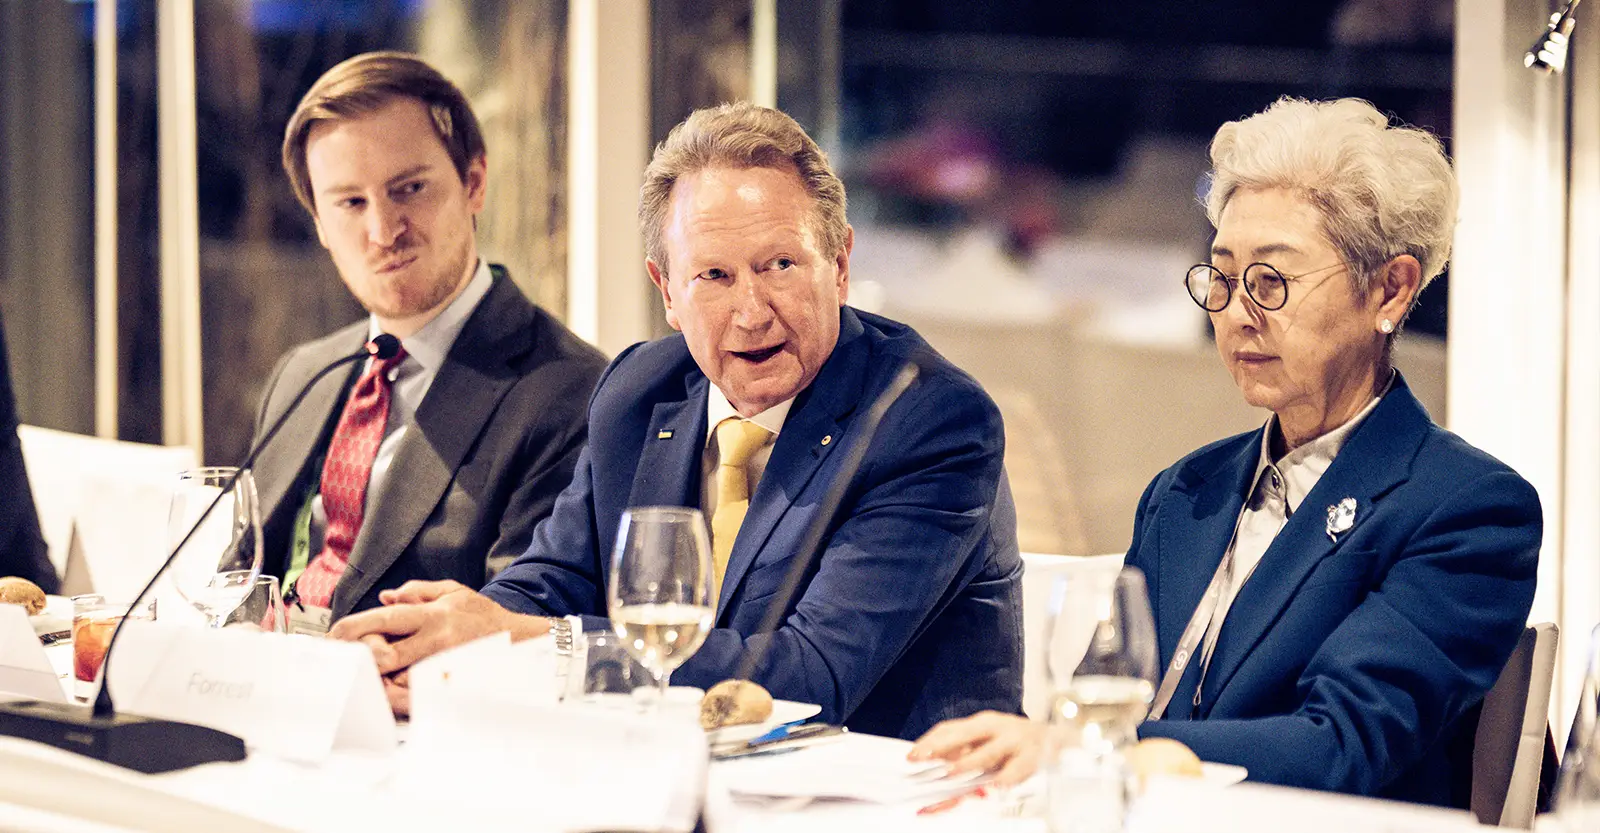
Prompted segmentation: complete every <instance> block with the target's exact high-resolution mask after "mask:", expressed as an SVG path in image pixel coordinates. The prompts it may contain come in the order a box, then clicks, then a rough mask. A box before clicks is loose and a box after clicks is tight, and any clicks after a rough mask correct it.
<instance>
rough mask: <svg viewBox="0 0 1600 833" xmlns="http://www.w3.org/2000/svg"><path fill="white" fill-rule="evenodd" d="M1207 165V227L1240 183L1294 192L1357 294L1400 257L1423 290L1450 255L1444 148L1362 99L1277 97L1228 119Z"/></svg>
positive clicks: (1451, 221)
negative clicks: (1418, 270)
mask: <svg viewBox="0 0 1600 833" xmlns="http://www.w3.org/2000/svg"><path fill="white" fill-rule="evenodd" d="M1211 166H1212V174H1211V189H1210V193H1209V194H1208V195H1207V197H1206V215H1207V216H1208V217H1209V218H1210V219H1211V224H1212V225H1213V226H1215V225H1216V224H1217V221H1218V220H1219V219H1220V218H1221V216H1222V210H1223V208H1225V207H1226V206H1227V204H1228V200H1230V199H1232V198H1233V195H1234V194H1235V193H1237V192H1238V191H1239V189H1241V188H1249V189H1267V188H1284V189H1288V190H1291V191H1295V192H1298V193H1300V194H1301V195H1302V196H1304V197H1305V199H1306V201H1307V202H1309V203H1310V204H1311V205H1312V207H1314V208H1315V209H1316V210H1317V212H1318V213H1319V214H1321V215H1322V231H1323V233H1324V234H1325V235H1326V236H1327V238H1328V242H1329V243H1331V244H1333V247H1334V248H1335V249H1336V250H1338V252H1339V254H1340V255H1341V256H1342V257H1343V258H1344V261H1345V263H1346V264H1348V265H1349V266H1350V272H1351V279H1352V280H1353V281H1354V283H1355V286H1356V288H1357V289H1359V290H1361V291H1363V292H1365V291H1366V290H1367V289H1368V287H1369V286H1370V284H1371V281H1372V278H1373V276H1374V275H1376V274H1377V271H1378V269H1379V268H1380V267H1382V266H1383V265H1384V264H1385V263H1387V262H1389V260H1390V259H1392V258H1394V257H1397V256H1399V255H1403V254H1409V255H1411V256H1412V257H1415V258H1416V259H1417V262H1418V263H1420V264H1421V265H1422V286H1427V285H1428V282H1429V281H1431V280H1433V278H1434V277H1435V276H1436V275H1438V274H1439V273H1440V272H1442V271H1444V265H1445V262H1446V261H1448V260H1449V259H1450V244H1451V239H1452V237H1453V235H1454V233H1455V225H1456V200H1457V186H1456V177H1455V172H1454V171H1453V170H1452V169H1451V167H1450V160H1449V159H1447V158H1445V155H1444V148H1443V147H1442V146H1441V145H1440V144H1439V140H1438V139H1436V138H1434V136H1433V134H1431V133H1429V132H1427V131H1426V130H1421V129H1419V128H1415V127H1390V126H1389V119H1388V118H1387V117H1386V116H1384V114H1383V113H1380V112H1378V109H1377V108H1376V107H1373V106H1372V105H1371V104H1368V103H1367V102H1365V101H1362V100H1360V99H1356V98H1341V99H1339V100H1337V101H1306V100H1304V99H1298V98H1289V97H1284V98H1280V99H1278V100H1277V101H1276V102H1274V103H1273V105H1272V106H1271V107H1268V108H1267V109H1266V110H1263V111H1262V112H1260V113H1257V114H1255V115H1253V116H1251V117H1249V118H1246V119H1242V120H1240V121H1232V122H1228V123H1227V124H1224V125H1223V126H1222V128H1221V129H1219V130H1218V131H1217V135H1216V138H1214V139H1212V140H1211ZM1418 290H1419V292H1418V294H1419V295H1420V294H1421V293H1420V290H1421V287H1418ZM1413 303H1415V299H1413Z"/></svg>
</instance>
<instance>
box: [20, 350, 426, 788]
mask: <svg viewBox="0 0 1600 833" xmlns="http://www.w3.org/2000/svg"><path fill="white" fill-rule="evenodd" d="M399 350H400V339H398V338H395V337H394V336H392V335H389V334H387V333H384V334H381V335H379V336H378V337H377V338H374V339H373V340H372V341H370V342H368V343H367V345H366V346H365V347H364V348H363V349H362V350H361V351H360V352H357V353H352V354H350V355H348V356H342V357H340V358H339V359H337V360H335V361H334V362H332V363H331V364H329V365H328V366H327V367H324V368H322V369H321V370H319V371H317V373H316V375H314V376H312V377H311V380H310V381H308V382H306V383H305V385H304V386H303V387H301V388H300V392H299V393H297V394H295V397H294V399H293V400H291V401H290V402H289V406H288V407H287V408H284V410H283V413H281V414H279V415H278V418H277V420H276V421H274V422H273V423H272V425H271V427H269V428H268V429H267V432H266V433H265V434H263V435H262V437H261V441H260V442H258V443H256V444H255V447H253V448H251V449H250V453H249V454H247V455H245V458H244V462H242V463H240V464H239V467H238V471H236V472H234V474H233V476H232V477H229V478H228V480H227V482H226V483H224V484H223V486H222V490H221V491H220V492H218V493H217V496H216V498H215V499H213V500H212V501H211V504H210V505H209V506H207V507H206V508H205V511H204V512H201V513H200V517H199V518H198V519H197V520H195V522H194V525H193V526H191V527H190V528H189V531H188V533H186V534H185V535H184V536H183V539H182V540H181V541H179V542H178V545H177V546H176V547H173V549H172V552H171V554H169V555H168V556H167V558H166V560H165V561H163V562H161V567H160V568H158V569H157V570H156V572H155V575H153V576H151V577H150V581H149V582H147V583H146V584H145V586H144V589H143V590H140V591H139V593H138V595H136V596H134V598H133V602H132V604H131V605H130V606H129V607H130V609H132V608H135V607H137V606H138V605H139V603H140V602H141V601H143V600H144V597H145V596H147V595H149V594H150V590H151V588H153V587H155V585H156V582H158V581H160V580H161V577H162V576H164V575H166V573H167V570H168V569H169V568H171V567H172V564H173V562H174V561H176V560H177V558H178V553H180V552H182V551H183V548H184V546H186V545H187V544H188V543H189V539H190V538H192V537H194V534H195V532H196V531H197V530H199V529H200V526H201V525H202V524H204V523H205V520H206V518H208V517H210V515H211V512H212V510H214V509H216V508H217V505H218V504H220V503H221V502H222V499H223V498H224V497H226V496H227V495H228V493H229V492H231V491H233V487H234V485H235V484H236V483H237V482H238V479H239V472H243V471H245V470H246V469H248V468H249V467H250V465H251V464H252V463H254V462H255V460H256V456H257V455H259V454H260V453H261V450H262V449H263V448H266V446H267V444H268V443H270V442H272V438H273V437H275V436H277V434H278V431H279V429H281V428H283V425H284V423H285V422H287V421H288V419H289V415H290V414H292V413H294V411H295V409H296V408H298V407H299V406H300V403H301V402H302V401H303V400H304V399H305V398H306V394H307V393H310V391H311V388H312V387H314V386H315V385H316V383H317V382H319V381H321V380H322V379H323V377H325V376H327V375H328V374H329V373H332V372H333V371H334V370H335V369H337V368H339V367H342V366H344V365H346V364H349V363H351V362H355V361H360V360H362V359H366V358H369V357H370V358H376V359H387V358H391V357H393V356H394V355H395V354H396V353H398V352H399ZM127 621H128V617H123V618H122V619H121V620H120V621H119V622H117V627H116V630H114V631H112V632H111V639H110V641H108V642H107V643H106V652H105V656H104V658H103V659H102V660H101V661H100V667H101V672H100V678H101V683H100V691H99V693H98V694H97V695H96V696H95V700H94V706H93V708H84V707H82V706H78V705H75V704H69V703H46V702H43V701H39V700H17V701H12V702H9V703H0V735H6V736H10V737H20V738H25V739H28V740H34V741H38V742H40V743H45V744H49V745H51V746H54V747H57V748H59V749H65V750H67V751H69V752H77V753H79V754H82V755H87V756H89V757H91V758H96V759H98V760H102V761H105V762H106V763H110V764H115V765H117V766H120V767H126V768H128V769H132V770H137V771H139V772H144V773H158V772H169V771H171V770H174V769H183V768H185V767H191V766H194V765H196V764H205V763H215V762H218V761H242V760H244V758H245V748H244V740H242V739H241V738H239V737H238V736H236V735H231V734H229V733H227V732H222V731H218V730H216V729H212V728H210V727H207V726H198V725H195V724H193V723H182V722H178V721H175V720H159V719H155V718H149V717H140V716H138V715H130V714H119V713H117V711H116V708H115V707H114V706H113V705H112V702H111V686H110V684H109V680H110V676H111V673H110V672H111V655H112V649H113V648H115V647H116V645H117V638H118V637H119V636H121V635H122V627H123V625H125V624H127Z"/></svg>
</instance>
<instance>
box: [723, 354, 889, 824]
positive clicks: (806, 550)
mask: <svg viewBox="0 0 1600 833" xmlns="http://www.w3.org/2000/svg"><path fill="white" fill-rule="evenodd" d="M920 373H921V371H920V370H919V368H918V367H917V364H916V363H915V362H913V361H910V360H908V361H907V362H906V363H905V364H903V365H901V366H900V370H899V372H897V373H895V375H894V378H893V379H891V380H889V385H888V387H886V388H884V389H883V391H882V392H880V393H879V394H878V395H877V396H876V397H874V398H873V400H872V404H871V405H870V406H868V408H867V413H866V415H865V416H863V417H862V420H861V428H860V431H859V434H860V436H858V437H857V438H856V442H855V445H853V446H851V447H850V451H849V452H848V453H847V455H846V456H845V458H844V463H843V464H842V465H841V466H840V467H839V472H838V474H836V475H835V476H834V478H833V482H832V483H830V484H828V491H827V493H826V494H824V496H823V498H822V501H821V502H820V503H819V504H818V505H817V514H816V515H815V516H814V517H813V519H812V521H811V525H810V526H809V527H807V529H806V535H805V538H804V539H802V540H801V543H800V547H799V548H798V549H796V550H795V556H794V559H793V560H792V561H790V562H789V571H788V572H787V573H785V574H784V576H783V584H781V585H779V587H778V591H777V592H776V593H774V594H772V601H771V602H770V603H768V605H767V612H766V613H765V614H764V615H763V616H762V617H761V625H760V627H758V628H757V629H756V630H755V633H772V632H773V631H776V630H777V629H778V624H779V622H781V621H782V620H783V614H784V611H786V610H788V609H789V603H790V602H791V601H793V600H794V594H795V593H797V592H799V590H800V582H801V580H803V579H804V578H805V576H806V573H807V572H809V571H810V569H811V565H812V564H815V563H816V561H817V558H818V556H820V555H821V554H822V536H823V534H824V533H825V532H826V531H827V528H828V522H829V521H831V520H833V515H834V513H835V512H837V511H839V505H840V504H841V503H843V502H844V493H845V491H846V490H847V489H849V488H850V481H851V480H852V479H853V478H854V477H855V475H856V471H857V470H858V469H860V468H861V461H862V460H863V459H865V458H866V456H867V448H868V447H869V446H871V445H872V438H873V437H875V436H877V433H878V425H879V423H881V422H883V415H884V414H886V413H888V411H889V406H891V405H893V404H894V403H895V402H896V401H897V400H899V399H900V395H901V394H903V393H905V392H906V389H907V388H909V387H911V384H912V383H913V382H915V381H916V380H917V376H918V375H919V374H920ZM771 647H772V640H770V639H769V640H767V641H766V642H765V643H763V644H762V645H760V646H758V647H757V648H756V649H755V650H753V651H751V652H750V653H749V654H747V655H746V656H745V658H744V661H743V662H741V663H739V670H738V672H737V673H735V674H734V675H733V679H736V680H748V679H750V676H751V675H752V674H754V673H755V670H756V666H758V665H760V664H761V661H762V660H763V659H765V658H766V656H767V651H768V649H770V648H771ZM719 724H720V721H719ZM705 806H706V797H705V790H704V789H703V788H702V790H701V793H700V811H699V813H698V814H697V815H696V818H695V827H694V833H704V831H705V830H706V829H707V827H708V825H707V824H706V815H705Z"/></svg>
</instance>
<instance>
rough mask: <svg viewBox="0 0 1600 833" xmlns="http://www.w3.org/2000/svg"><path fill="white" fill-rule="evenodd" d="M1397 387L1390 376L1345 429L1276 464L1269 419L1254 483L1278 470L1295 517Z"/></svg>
mask: <svg viewBox="0 0 1600 833" xmlns="http://www.w3.org/2000/svg"><path fill="white" fill-rule="evenodd" d="M1393 387H1394V374H1393V373H1392V372H1391V373H1390V374H1389V383H1388V384H1386V385H1384V386H1383V391H1382V392H1381V393H1379V394H1378V395H1377V396H1374V397H1372V401H1371V402H1368V403H1367V404H1366V407H1364V408H1362V409H1361V410H1360V411H1358V412H1357V413H1356V415H1355V416H1353V417H1351V418H1350V419H1348V420H1346V421H1345V423H1344V424H1343V425H1340V426H1339V427H1338V428H1335V429H1333V430H1332V431H1329V432H1328V433H1326V434H1323V435H1322V436H1320V437H1317V438H1316V439H1314V440H1312V441H1311V442H1308V443H1306V444H1305V445H1302V446H1300V447H1299V448H1296V449H1294V450H1293V451H1290V452H1289V453H1288V454H1285V455H1283V459H1281V460H1278V461H1277V462H1276V463H1274V462H1273V460H1272V452H1271V450H1270V449H1271V448H1272V432H1273V431H1276V430H1277V428H1278V417H1277V415H1276V414H1274V415H1272V416H1270V417H1268V418H1267V424H1266V425H1264V426H1262V428H1261V451H1260V453H1259V454H1258V455H1257V458H1256V471H1255V476H1254V477H1253V478H1252V479H1251V482H1252V483H1260V482H1261V477H1262V474H1263V473H1264V472H1266V471H1267V470H1268V469H1273V468H1276V470H1277V472H1278V475H1279V477H1280V478H1281V483H1282V484H1283V488H1284V492H1285V498H1286V502H1287V504H1288V507H1289V513H1290V514H1293V513H1294V511H1295V510H1297V509H1299V508H1300V501H1301V500H1304V499H1305V496H1306V495H1307V494H1309V493H1310V492H1311V489H1312V487H1313V486H1316V485H1317V481H1318V480H1319V479H1321V477H1322V475H1323V473H1324V472H1326V471H1327V470H1328V467H1329V466H1332V465H1333V458H1335V457H1337V456H1339V450H1340V449H1342V448H1344V443H1345V440H1347V439H1349V438H1350V435H1351V434H1352V433H1354V432H1355V430H1356V428H1358V427H1360V425H1361V423H1362V422H1364V421H1365V420H1366V418H1367V416H1368V415H1370V414H1371V413H1372V411H1373V409H1374V408H1376V407H1378V403H1379V402H1381V401H1383V397H1385V396H1387V395H1388V394H1389V390H1390V389H1391V388H1393Z"/></svg>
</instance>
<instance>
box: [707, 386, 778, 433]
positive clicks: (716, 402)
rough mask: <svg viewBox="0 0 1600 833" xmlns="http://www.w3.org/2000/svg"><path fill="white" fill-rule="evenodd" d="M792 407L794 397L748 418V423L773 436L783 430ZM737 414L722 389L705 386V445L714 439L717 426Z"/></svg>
mask: <svg viewBox="0 0 1600 833" xmlns="http://www.w3.org/2000/svg"><path fill="white" fill-rule="evenodd" d="M792 405H794V397H793V396H791V397H789V398H788V399H785V400H783V401H782V402H779V403H778V404H776V405H773V406H772V407H770V408H768V409H766V410H765V411H762V412H761V413H759V414H756V415H755V416H753V417H750V421H751V422H754V423H755V424H757V425H759V426H761V427H762V428H765V429H767V430H768V431H771V432H772V434H773V436H777V434H778V432H780V431H782V430H783V423H784V421H785V420H787V419H788V418H789V408H790V406H792ZM737 416H739V412H738V411H736V410H734V408H733V403H732V402H729V401H728V397H727V396H725V395H723V393H722V389H721V388H718V387H717V386H716V385H714V384H711V385H706V445H707V446H710V445H711V441H712V440H713V439H715V438H716V434H717V426H718V425H719V424H721V422H722V421H723V420H725V419H727V418H728V417H737Z"/></svg>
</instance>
